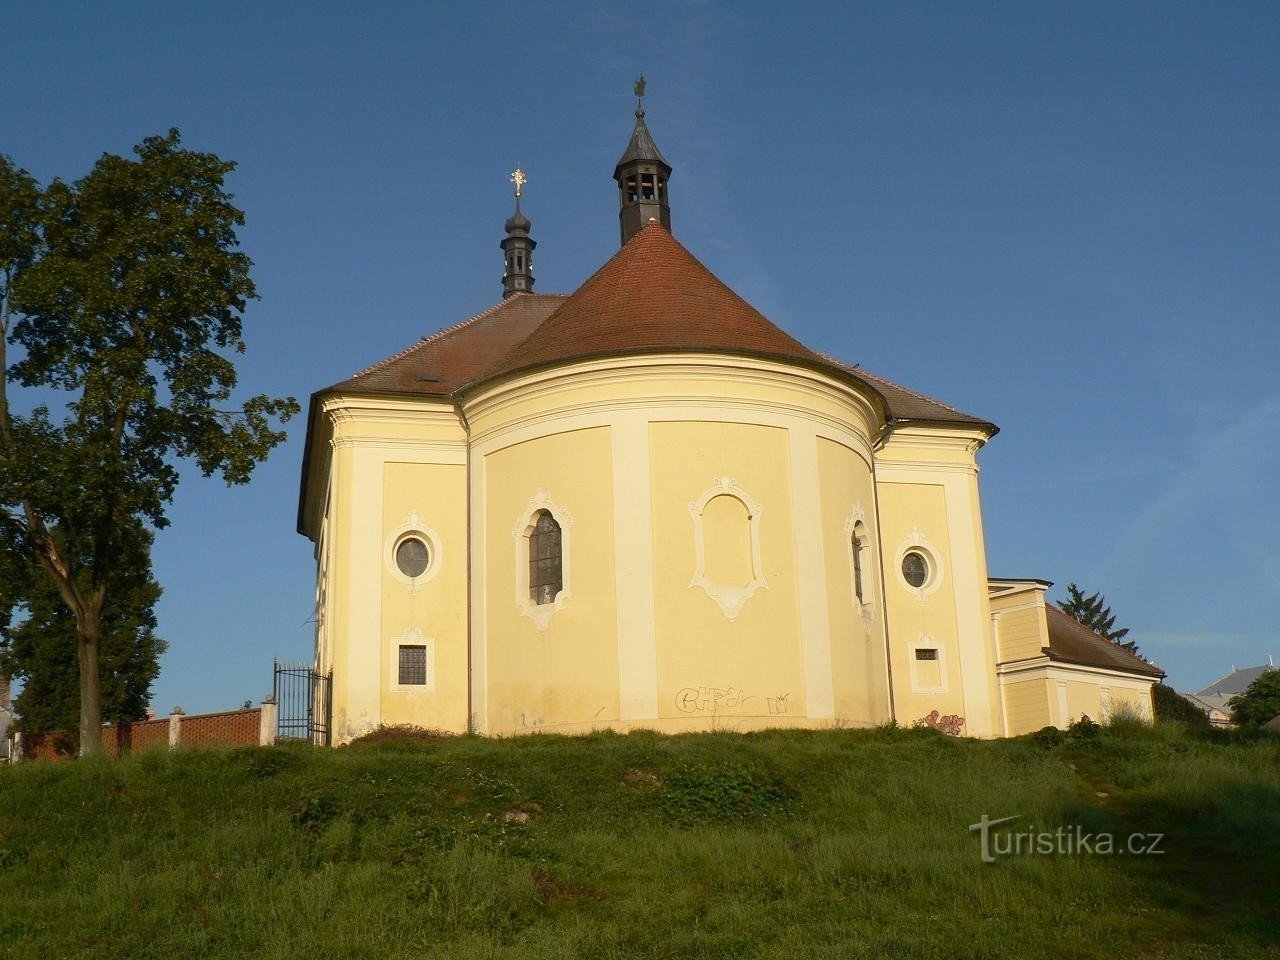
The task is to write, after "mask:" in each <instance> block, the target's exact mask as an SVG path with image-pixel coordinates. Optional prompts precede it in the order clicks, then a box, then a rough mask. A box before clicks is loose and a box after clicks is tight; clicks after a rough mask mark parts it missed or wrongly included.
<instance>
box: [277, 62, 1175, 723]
mask: <svg viewBox="0 0 1280 960" xmlns="http://www.w3.org/2000/svg"><path fill="white" fill-rule="evenodd" d="M640 91H641V88H639V87H638V90H637V92H640ZM671 176H672V168H671V166H670V165H669V164H668V163H667V161H666V159H665V158H664V157H663V155H662V153H661V151H660V150H659V149H658V147H657V144H656V143H655V142H654V139H653V137H652V136H651V134H650V132H649V128H648V126H647V125H646V121H645V111H644V107H643V105H639V106H637V109H636V112H635V127H634V130H633V132H632V134H631V139H630V141H629V142H628V144H627V146H626V149H625V150H624V151H623V154H622V156H621V158H620V159H619V160H618V163H617V166H616V167H615V169H614V171H613V178H614V180H615V181H616V183H617V191H618V206H619V224H620V228H621V241H622V244H621V249H619V250H618V251H617V252H616V253H614V255H613V256H612V257H611V258H610V259H609V260H608V261H607V262H606V263H605V264H604V265H603V266H602V267H600V269H599V270H597V271H596V272H595V274H593V275H592V276H591V277H589V278H588V279H587V280H586V281H585V282H584V283H583V284H582V285H581V286H580V287H578V289H577V290H575V291H573V292H571V293H568V294H554V293H535V292H534V270H533V252H534V248H535V246H536V244H535V242H534V240H533V239H532V232H531V231H532V224H531V222H530V220H529V219H528V217H526V216H525V214H524V213H523V212H522V210H521V199H522V194H523V189H522V188H523V184H524V175H523V174H522V173H521V172H520V171H519V170H517V171H516V173H515V174H514V175H513V177H512V180H513V182H514V183H515V186H516V189H515V212H514V213H513V215H512V216H511V218H510V219H509V220H507V222H506V237H505V239H503V240H502V241H501V246H502V249H503V251H504V253H505V271H504V275H503V277H502V294H503V296H502V299H501V300H500V301H499V302H498V303H496V304H494V306H492V307H490V308H489V309H488V310H485V311H484V312H483V313H480V314H478V315H476V316H474V317H471V318H470V319H466V320H463V321H462V322H460V323H455V324H453V325H452V326H446V327H444V328H443V329H440V330H439V331H438V332H436V333H433V334H431V335H430V336H426V337H425V338H424V339H422V340H420V341H418V342H417V343H414V344H412V345H411V346H409V347H407V348H406V349H404V350H402V351H401V352H399V353H397V354H395V355H394V356H392V357H389V358H388V359H386V360H383V361H382V362H380V363H377V364H375V365H373V366H372V367H369V368H368V369H366V370H363V371H361V372H360V373H357V374H356V375H354V376H352V377H351V378H349V379H347V380H343V381H342V382H340V383H336V384H334V385H333V386H331V387H328V388H326V389H323V390H320V391H319V392H317V393H315V394H314V395H313V396H312V398H311V406H310V416H309V422H308V426H307V441H306V453H305V456H304V461H303V467H302V485H301V495H300V502H299V510H298V529H299V532H301V533H302V534H303V535H305V536H306V537H308V538H309V539H310V540H311V541H312V542H313V543H314V545H315V557H316V649H315V666H316V669H317V670H319V671H321V672H322V673H325V674H331V677H332V680H331V692H330V696H331V699H332V705H331V709H332V718H331V719H332V725H331V729H332V731H333V741H334V742H335V743H342V742H346V741H348V740H351V739H352V738H354V737H357V736H360V735H361V734H364V733H367V732H369V731H370V730H373V729H375V728H376V727H378V726H379V725H397V724H408V725H416V726H421V727H429V728H438V729H441V730H446V731H454V732H463V731H467V730H472V731H475V732H478V733H483V734H491V735H508V734H515V733H526V732H534V731H547V732H566V733H578V732H583V731H589V730H595V729H602V728H612V729H616V730H628V729H635V728H649V729H655V730H660V731H666V732H680V731H694V730H710V729H736V730H750V729H758V728H763V727H830V726H849V727H862V726H874V725H877V724H882V723H885V722H888V721H890V720H896V721H897V722H898V723H900V724H904V725H911V724H913V723H916V722H924V723H928V724H930V725H932V726H937V727H939V728H941V729H946V730H948V731H949V732H955V733H962V734H964V735H969V736H976V737H1000V736H1016V735H1018V734H1022V733H1027V732H1030V731H1033V730H1037V729H1039V728H1041V727H1044V726H1047V725H1051V724H1052V725H1058V726H1065V725H1066V724H1068V723H1069V722H1071V721H1072V720H1073V719H1076V718H1079V717H1080V716H1081V715H1083V714H1087V715H1088V716H1090V717H1092V718H1094V719H1102V718H1105V717H1106V716H1107V715H1108V714H1109V713H1110V712H1111V711H1113V710H1116V709H1120V708H1124V709H1128V710H1131V711H1134V712H1136V713H1138V714H1140V715H1142V716H1144V717H1150V716H1151V686H1152V684H1153V683H1154V682H1155V681H1156V680H1157V679H1158V678H1159V677H1160V676H1162V673H1161V671H1160V670H1159V669H1158V668H1156V667H1154V666H1152V665H1151V664H1148V663H1146V662H1145V661H1143V660H1140V659H1138V658H1136V657H1134V656H1132V655H1130V654H1129V653H1127V652H1126V651H1125V650H1123V649H1122V648H1120V647H1119V646H1117V645H1116V644H1113V643H1111V642H1109V641H1107V640H1105V639H1103V638H1102V637H1100V636H1098V635H1097V634H1095V633H1093V632H1092V631H1090V630H1088V629H1087V628H1085V627H1083V626H1081V625H1080V624H1078V623H1076V621H1075V620H1073V619H1072V618H1071V617H1069V616H1067V615H1066V614H1065V613H1063V612H1062V611H1061V610H1059V609H1058V608H1057V607H1055V606H1054V605H1053V604H1052V603H1050V602H1048V601H1047V600H1046V599H1045V592H1046V590H1047V588H1048V587H1049V586H1050V584H1049V583H1047V582H1046V581H1043V580H1036V579H1025V580H1007V579H997V578H992V577H991V576H989V574H988V571H987V559H986V550H985V546H984V543H983V526H982V509H981V501H980V498H979V493H978V464H977V455H978V452H979V451H980V450H981V449H982V447H983V446H984V445H985V444H986V443H987V442H988V441H989V440H991V438H992V437H994V436H995V434H996V431H997V428H996V426H995V425H994V424H993V423H991V422H990V421H988V420H985V419H983V418H981V417H976V416H971V415H969V414H967V413H962V412H960V411H959V410H957V409H955V408H953V407H951V406H949V405H947V404H945V403H942V402H941V401H938V400H934V399H931V398H930V397H927V396H925V395H923V394H921V393H917V392H915V391H914V390H910V389H908V388H906V387H903V386H900V385H898V384H896V383H892V382H890V381H889V380H886V379H884V378H883V377H879V376H876V375H874V374H872V373H870V372H869V371H868V370H867V369H866V368H864V367H863V366H861V365H860V364H859V365H856V366H855V365H852V364H847V363H844V362H841V361H839V360H836V359H834V358H832V357H829V356H825V355H824V354H821V353H818V352H816V351H814V350H811V349H810V348H808V347H806V346H805V345H804V344H802V343H800V342H799V341H798V340H796V339H795V338H794V337H792V336H790V335H789V334H787V333H786V332H784V331H783V330H781V329H780V328H778V327H777V326H775V325H774V324H773V323H771V322H770V321H769V320H767V319H766V318H765V317H764V316H762V315H761V314H760V313H759V312H758V311H757V310H755V309H754V308H753V307H752V306H751V305H750V304H748V303H747V302H746V301H744V300H743V299H742V298H741V297H739V296H738V295H737V294H736V293H734V292H733V291H732V290H730V289H729V288H728V287H727V286H725V284H724V283H722V282H721V281H720V280H719V279H717V278H716V277H715V276H714V275H713V274H712V273H711V272H710V271H709V270H708V269H707V268H706V267H705V266H703V265H702V263H700V262H699V261H698V260H697V258H696V257H695V256H694V255H693V254H692V253H690V252H689V251H688V250H687V249H685V247H684V246H682V245H681V244H680V242H679V241H678V240H677V239H676V238H675V236H674V235H673V234H672V226H671V224H672V214H671V208H672V197H671V194H670V181H671ZM437 322H438V321H437Z"/></svg>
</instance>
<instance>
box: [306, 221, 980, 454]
mask: <svg viewBox="0 0 1280 960" xmlns="http://www.w3.org/2000/svg"><path fill="white" fill-rule="evenodd" d="M688 351H715V352H730V353H742V354H750V355H755V356H763V357H771V358H775V359H780V360H791V361H797V362H800V363H803V364H805V365H806V366H812V367H817V368H819V369H822V370H826V371H827V372H829V373H835V374H837V375H838V376H840V377H841V379H845V380H850V379H852V380H854V381H856V382H858V383H860V384H863V385H865V386H868V387H870V388H871V390H872V391H873V392H874V393H877V394H879V395H880V396H881V397H882V398H883V399H884V401H885V403H886V406H887V408H888V412H889V415H890V417H891V418H893V419H894V420H899V421H923V422H929V423H958V424H968V425H973V426H978V427H982V428H985V429H988V430H990V431H991V432H992V433H994V432H995V430H996V427H995V425H994V424H991V423H989V422H987V421H985V420H982V419H980V418H978V417H974V416H971V415H969V414H967V413H963V412H961V411H959V410H957V409H956V408H954V407H951V406H948V405H947V404H945V403H942V402H940V401H938V400H934V399H931V398H930V397H926V396H924V395H923V394H920V393H916V392H914V391H912V390H908V389H907V388H906V387H903V386H900V385H899V384H896V383H894V382H893V381H891V380H886V379H884V378H883V377H878V376H876V375H875V374H872V373H870V372H869V371H867V370H864V369H862V368H861V367H857V366H854V365H852V364H847V363H843V362H841V361H839V360H836V359H834V358H833V357H828V356H826V355H825V354H821V353H818V352H817V351H814V350H810V349H809V348H808V347H806V346H805V345H804V344H802V343H801V342H800V341H799V340H797V339H795V337H792V336H791V335H790V334H788V333H785V332H784V331H783V330H781V329H780V328H779V327H777V326H775V325H774V324H773V323H771V322H770V321H769V320H768V319H767V318H766V317H765V316H764V315H763V314H761V313H760V312H759V311H758V310H756V309H755V308H754V307H752V306H751V305H750V304H749V303H747V302H746V301H745V300H743V299H742V298H741V297H740V296H738V295H737V294H736V293H734V292H733V291H732V290H730V289H729V288H728V287H727V286H725V284H724V283H723V282H721V280H720V279H719V278H718V277H716V276H715V275H714V274H713V273H712V272H711V271H710V270H708V269H707V268H706V267H705V266H703V265H702V263H700V262H699V261H698V259H697V258H696V257H694V255H693V254H691V253H690V252H689V251H688V250H686V249H685V248H684V246H682V245H681V244H680V242H679V241H678V240H676V239H675V237H673V236H672V235H671V234H670V232H668V231H667V230H666V229H665V228H663V227H662V226H661V225H660V224H657V223H650V224H649V225H648V226H646V227H645V228H644V229H643V230H641V231H640V232H639V233H638V234H636V236H635V237H633V238H632V240H631V241H630V242H629V243H627V244H626V245H625V246H623V247H622V249H621V250H619V251H618V252H617V253H616V254H614V256H613V257H612V258H611V259H610V260H609V261H608V262H607V263H606V264H605V265H604V266H603V267H601V268H600V269H599V270H597V271H596V272H595V274H594V275H592V276H591V277H590V278H589V279H588V280H587V281H586V283H584V284H583V285H582V286H581V287H579V288H578V290H577V291H576V292H575V293H573V294H572V295H570V296H567V297H566V296H564V295H562V294H532V293H521V294H516V295H514V296H511V297H508V298H507V299H505V300H503V301H502V302H501V303H498V304H496V305H495V306H493V307H491V308H490V309H488V310H486V311H485V312H484V313H481V314H478V315H477V316H475V317H472V318H471V319H469V320H466V321H464V322H462V323H460V324H458V325H456V326H453V327H448V328H446V329H444V330H441V331H439V332H438V333H436V334H433V335H432V336H429V337H426V338H425V339H423V340H420V341H419V342H418V343H416V344H413V345H412V346H410V347H408V348H407V349H405V350H403V351H401V352H400V353H398V354H396V355H395V356H393V357H390V358H388V359H387V360H383V361H382V362H381V363H377V364H374V365H373V366H372V367H369V368H368V369H366V370H362V371H361V372H359V373H357V374H355V375H354V376H352V377H350V378H348V379H347V380H343V381H342V382H340V383H336V384H334V385H333V386H332V387H329V388H328V390H335V391H336V390H343V391H352V392H369V393H394V394H417V395H422V396H436V397H441V398H443V397H447V396H450V395H452V394H454V393H456V392H457V391H459V390H460V389H461V388H464V387H473V386H477V385H479V384H482V383H484V382H486V381H489V380H492V379H495V378H497V377H500V376H504V375H507V374H511V373H516V372H518V371H521V370H530V369H533V368H535V367H542V366H549V365H552V364H555V363H566V362H570V361H573V360H584V359H588V358H591V357H600V356H616V355H619V354H634V353H670V352H688ZM328 390H326V391H322V392H328Z"/></svg>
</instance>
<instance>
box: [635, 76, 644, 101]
mask: <svg viewBox="0 0 1280 960" xmlns="http://www.w3.org/2000/svg"><path fill="white" fill-rule="evenodd" d="M643 96H644V74H643V73H642V74H640V79H639V80H637V81H636V99H637V100H638V99H640V98H641V97H643Z"/></svg>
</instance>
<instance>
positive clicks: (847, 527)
mask: <svg viewBox="0 0 1280 960" xmlns="http://www.w3.org/2000/svg"><path fill="white" fill-rule="evenodd" d="M858 524H862V529H863V530H864V531H865V533H866V535H867V542H866V543H865V544H864V545H863V547H862V558H861V559H862V594H863V595H862V601H861V604H859V601H858V574H857V560H856V559H855V558H854V555H853V535H854V533H855V532H856V531H857V528H858ZM844 547H845V553H846V555H847V556H848V560H849V597H850V602H851V603H853V605H854V606H861V607H862V610H861V613H862V622H863V623H864V624H866V627H867V629H868V630H870V629H871V623H872V621H873V620H874V619H875V610H876V580H877V577H878V572H877V570H876V557H877V556H878V554H879V551H878V550H875V549H874V544H873V543H872V541H871V527H870V526H868V525H867V514H866V511H865V510H863V509H862V504H861V503H860V502H859V503H855V504H854V505H853V510H851V511H850V513H849V515H848V516H847V517H845V518H844Z"/></svg>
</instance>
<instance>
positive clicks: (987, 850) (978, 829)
mask: <svg viewBox="0 0 1280 960" xmlns="http://www.w3.org/2000/svg"><path fill="white" fill-rule="evenodd" d="M1021 819H1022V815H1021V814H1017V815H1015V816H1012V817H999V818H997V819H995V820H993V819H991V818H990V817H988V816H987V815H986V814H985V813H984V814H983V815H982V818H981V819H980V820H979V821H978V822H977V823H971V824H969V832H970V833H976V834H978V840H979V843H980V845H981V848H982V862H983V863H995V862H996V858H997V857H1012V856H1041V857H1044V856H1067V857H1079V856H1095V855H1096V856H1103V857H1113V856H1119V855H1121V854H1132V855H1134V856H1145V857H1158V856H1161V855H1163V854H1164V850H1162V849H1161V844H1163V843H1164V834H1163V833H1131V834H1129V835H1128V836H1118V835H1116V834H1114V833H1103V832H1097V833H1095V832H1090V831H1086V830H1085V829H1084V828H1082V827H1081V826H1080V825H1079V824H1077V825H1076V826H1073V827H1058V828H1057V829H1056V830H1037V829H1036V828H1035V826H1034V825H1029V826H1028V827H1027V828H1026V829H1025V830H1008V831H999V832H997V830H996V829H995V828H996V827H1001V826H1004V825H1005V824H1006V823H1012V822H1013V821H1015V820H1021Z"/></svg>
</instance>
